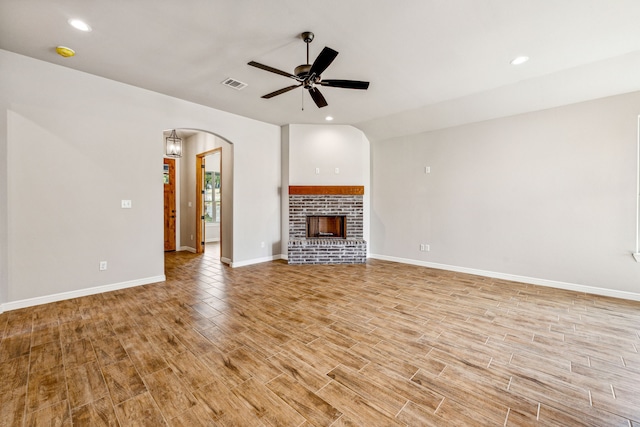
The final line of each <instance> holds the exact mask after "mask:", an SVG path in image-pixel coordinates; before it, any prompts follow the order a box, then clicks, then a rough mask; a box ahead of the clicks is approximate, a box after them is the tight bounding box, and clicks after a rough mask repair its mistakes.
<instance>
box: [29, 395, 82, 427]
mask: <svg viewBox="0 0 640 427" xmlns="http://www.w3.org/2000/svg"><path fill="white" fill-rule="evenodd" d="M26 425H27V426H44V425H48V426H60V427H71V426H72V425H73V424H72V420H71V413H70V412H69V404H68V403H67V401H66V400H65V401H61V402H57V403H54V404H53V405H50V406H45V407H43V408H41V409H38V410H37V411H35V412H30V413H29V414H28V415H27V422H26Z"/></svg>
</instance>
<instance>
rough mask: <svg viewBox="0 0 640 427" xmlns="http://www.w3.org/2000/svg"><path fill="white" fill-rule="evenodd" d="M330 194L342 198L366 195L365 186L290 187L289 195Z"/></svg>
mask: <svg viewBox="0 0 640 427" xmlns="http://www.w3.org/2000/svg"><path fill="white" fill-rule="evenodd" d="M311 194H321V195H325V194H330V195H341V196H362V195H364V186H363V185H290V186H289V195H311Z"/></svg>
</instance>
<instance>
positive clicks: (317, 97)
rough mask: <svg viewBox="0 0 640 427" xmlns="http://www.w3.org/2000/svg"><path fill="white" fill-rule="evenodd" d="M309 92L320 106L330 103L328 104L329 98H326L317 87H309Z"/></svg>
mask: <svg viewBox="0 0 640 427" xmlns="http://www.w3.org/2000/svg"><path fill="white" fill-rule="evenodd" d="M309 94H310V95H311V98H313V102H315V103H316V105H317V106H318V108H322V107H326V106H327V105H329V104H327V100H326V99H324V96H322V94H321V93H320V91H319V90H318V89H317V88H315V87H312V88H311V89H309Z"/></svg>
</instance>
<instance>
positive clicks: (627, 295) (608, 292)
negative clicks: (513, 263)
mask: <svg viewBox="0 0 640 427" xmlns="http://www.w3.org/2000/svg"><path fill="white" fill-rule="evenodd" d="M634 256H635V255H634ZM371 258H373V259H380V260H383V261H392V262H399V263H402V264H411V265H418V266H421V267H429V268H436V269H438V270H448V271H455V272H458V273H467V274H475V275H478V276H484V277H492V278H494V279H504V280H510V281H512V282H520V283H528V284H530V285H539V286H547V287H550V288H558V289H566V290H569V291H576V292H584V293H587V294H595V295H602V296H607V297H614V298H622V299H627V300H633V301H640V294H639V293H635V292H626V291H616V290H615V289H605V288H596V287H594V286H586V285H578V284H575V283H568V282H558V281H556V280H548V279H538V278H535V277H527V276H518V275H516V274H509V273H497V272H495V271H485V270H477V269H475V268H467V267H458V266H455V265H448V264H438V263H434V262H427V261H418V260H415V259H407V258H396V257H392V256H387V255H377V254H371Z"/></svg>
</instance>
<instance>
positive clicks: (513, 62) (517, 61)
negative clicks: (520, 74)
mask: <svg viewBox="0 0 640 427" xmlns="http://www.w3.org/2000/svg"><path fill="white" fill-rule="evenodd" d="M528 60H529V57H528V56H525V55H522V56H517V57H515V58H513V59H512V60H511V62H510V64H511V65H522V64H524V63H525V62H527V61H528Z"/></svg>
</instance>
